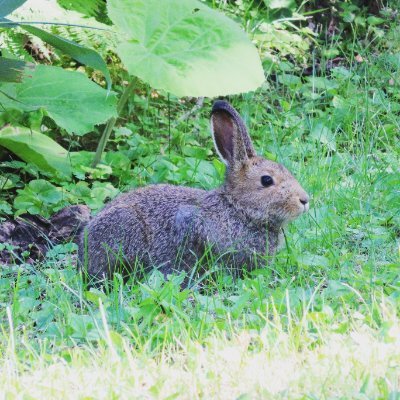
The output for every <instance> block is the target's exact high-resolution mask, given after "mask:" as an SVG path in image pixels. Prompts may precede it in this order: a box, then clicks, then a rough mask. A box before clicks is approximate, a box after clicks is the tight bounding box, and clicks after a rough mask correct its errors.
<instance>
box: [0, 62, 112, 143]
mask: <svg viewBox="0 0 400 400" xmlns="http://www.w3.org/2000/svg"><path fill="white" fill-rule="evenodd" d="M0 91H1V92H0V104H2V106H3V107H5V108H16V109H20V110H24V111H32V110H37V109H39V108H43V109H44V110H45V111H46V112H47V114H48V115H49V116H50V117H51V118H53V119H54V121H55V122H56V123H57V124H58V125H60V126H61V127H62V128H64V129H66V130H67V131H68V132H70V133H75V134H78V135H82V134H85V133H87V132H89V131H91V130H93V127H94V125H97V124H101V123H103V122H106V121H107V120H108V119H109V118H111V117H115V116H116V114H117V113H116V96H115V94H114V93H111V94H108V92H107V91H106V90H105V89H102V88H101V87H100V86H98V85H96V84H95V83H94V82H92V81H91V80H90V79H88V78H87V77H86V76H85V75H84V74H82V73H80V72H75V71H66V70H63V69H62V68H59V67H50V66H45V65H38V66H37V67H36V69H35V70H34V71H33V72H32V73H31V75H30V76H29V77H25V78H24V80H23V81H22V82H21V83H15V84H4V85H2V86H1V87H0ZM2 92H3V93H6V94H7V95H8V97H7V96H5V95H4V94H3V93H2ZM11 98H13V99H15V100H16V101H14V100H12V99H11Z"/></svg>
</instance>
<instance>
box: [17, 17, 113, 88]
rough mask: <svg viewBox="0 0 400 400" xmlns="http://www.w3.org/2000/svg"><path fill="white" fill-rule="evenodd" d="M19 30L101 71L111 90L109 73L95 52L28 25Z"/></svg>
mask: <svg viewBox="0 0 400 400" xmlns="http://www.w3.org/2000/svg"><path fill="white" fill-rule="evenodd" d="M20 26H21V28H23V29H25V30H26V31H28V32H29V33H31V34H33V35H35V36H37V37H39V38H40V39H42V40H43V41H45V42H46V43H48V44H50V45H52V46H54V47H55V48H57V49H59V50H61V51H62V52H63V53H65V54H68V55H69V56H70V57H72V58H73V59H74V60H76V61H78V62H80V63H81V64H85V65H88V66H89V67H92V68H94V69H97V70H99V71H101V72H102V73H103V75H104V77H105V79H106V82H107V88H108V89H110V88H111V77H110V72H109V71H108V69H107V65H106V63H105V62H104V60H103V59H102V58H101V56H100V54H98V53H97V52H96V51H95V50H93V49H89V48H88V47H84V46H81V45H80V44H78V43H76V42H72V41H71V40H67V39H64V38H62V37H61V36H58V35H54V34H52V33H50V32H47V31H44V30H42V29H39V28H36V27H34V26H30V25H25V24H24V25H22V24H21V25H20Z"/></svg>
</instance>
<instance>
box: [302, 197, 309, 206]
mask: <svg viewBox="0 0 400 400" xmlns="http://www.w3.org/2000/svg"><path fill="white" fill-rule="evenodd" d="M300 203H301V204H303V205H304V206H305V205H306V204H307V203H308V199H306V198H303V199H300Z"/></svg>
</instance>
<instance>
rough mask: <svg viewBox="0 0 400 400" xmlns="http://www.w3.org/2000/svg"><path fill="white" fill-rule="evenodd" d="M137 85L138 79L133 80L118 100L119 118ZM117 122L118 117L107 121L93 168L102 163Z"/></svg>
mask: <svg viewBox="0 0 400 400" xmlns="http://www.w3.org/2000/svg"><path fill="white" fill-rule="evenodd" d="M135 85H136V78H132V79H131V81H130V82H129V84H128V86H127V87H126V88H125V89H124V91H123V92H122V95H121V97H120V98H119V100H118V104H117V114H118V117H119V116H120V115H121V113H122V110H123V109H124V106H125V104H126V102H127V100H128V98H129V96H130V94H131V93H132V91H133V89H134V87H135ZM116 122H117V117H112V118H110V119H109V120H108V121H107V125H106V127H105V128H104V131H103V134H102V135H101V138H100V141H99V144H98V145H97V149H96V154H95V156H94V159H93V163H92V167H93V168H94V167H96V165H97V164H98V163H99V162H100V160H101V156H102V155H103V152H104V149H105V147H106V144H107V142H108V139H109V138H110V135H111V132H112V131H113V129H114V126H115V123H116Z"/></svg>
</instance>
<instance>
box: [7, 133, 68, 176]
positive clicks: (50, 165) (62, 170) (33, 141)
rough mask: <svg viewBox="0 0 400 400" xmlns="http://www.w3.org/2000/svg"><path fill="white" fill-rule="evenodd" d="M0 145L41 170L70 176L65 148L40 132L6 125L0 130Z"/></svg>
mask: <svg viewBox="0 0 400 400" xmlns="http://www.w3.org/2000/svg"><path fill="white" fill-rule="evenodd" d="M0 145H1V146H3V147H5V148H7V149H9V150H11V151H12V152H13V153H14V154H16V155H17V156H18V157H19V158H20V159H21V160H23V161H25V162H28V163H32V164H34V165H36V166H37V167H38V168H39V169H40V170H41V171H43V172H48V173H51V174H54V175H56V176H57V174H58V175H60V176H63V177H64V179H68V178H70V176H71V166H70V161H69V157H68V152H67V150H65V149H64V148H63V147H61V146H60V145H59V144H58V143H57V142H55V141H54V140H52V139H51V138H49V137H48V136H46V135H44V134H42V133H39V132H36V131H32V130H30V129H27V128H22V127H21V128H13V127H11V126H8V127H5V128H3V129H1V130H0Z"/></svg>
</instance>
